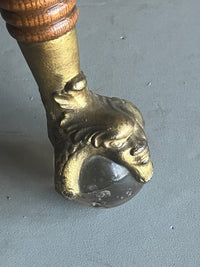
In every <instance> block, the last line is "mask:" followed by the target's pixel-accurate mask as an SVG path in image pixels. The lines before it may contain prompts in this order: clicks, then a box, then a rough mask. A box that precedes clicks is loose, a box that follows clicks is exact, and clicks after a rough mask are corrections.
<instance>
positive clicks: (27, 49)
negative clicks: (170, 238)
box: [0, 0, 153, 208]
mask: <svg viewBox="0 0 200 267" xmlns="http://www.w3.org/2000/svg"><path fill="white" fill-rule="evenodd" d="M0 10H1V14H2V16H3V18H4V19H5V20H6V22H7V29H8V31H9V33H10V34H11V35H12V36H13V37H14V38H15V39H16V40H17V41H18V44H19V47H20V49H21V51H22V53H23V55H24V57H25V59H26V61H27V63H28V65H29V67H30V69H31V71H32V73H33V76H34V78H35V80H36V82H37V84H38V86H39V90H40V94H41V98H42V101H43V104H44V107H45V110H46V115H47V123H48V135H49V138H50V140H51V143H52V145H53V146H54V150H55V187H56V190H57V191H58V192H59V193H60V194H61V195H62V196H64V197H65V198H67V199H74V200H76V201H78V202H80V203H82V204H85V205H87V206H91V207H97V208H110V207H115V206H118V205H120V204H123V203H124V202H126V201H128V200H129V199H131V198H132V197H133V196H134V195H135V194H137V192H138V191H139V190H140V189H141V188H142V186H143V185H144V184H145V183H146V182H148V180H149V179H150V178H151V176H152V172H153V167H152V162H151V160H150V156H149V149H148V144H147V139H146V136H145V133H144V121H143V118H142V116H141V114H140V112H139V110H138V109H137V108H136V107H135V106H134V105H133V104H131V103H130V102H128V101H126V100H121V99H118V98H109V97H104V96H100V95H97V94H94V93H93V92H92V91H90V90H89V89H88V86H87V81H86V78H85V76H84V74H83V73H82V72H81V70H80V61H79V51H78V41H77V34H76V28H75V24H76V21H77V19H78V9H77V7H76V1H75V0H65V1H60V0H18V1H16V0H0Z"/></svg>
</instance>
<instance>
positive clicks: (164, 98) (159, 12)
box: [0, 0, 200, 267]
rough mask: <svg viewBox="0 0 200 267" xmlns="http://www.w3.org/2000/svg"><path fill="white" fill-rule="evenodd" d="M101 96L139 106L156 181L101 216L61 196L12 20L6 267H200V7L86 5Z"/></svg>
mask: <svg viewBox="0 0 200 267" xmlns="http://www.w3.org/2000/svg"><path fill="white" fill-rule="evenodd" d="M78 4H79V9H80V19H79V23H78V25H77V27H78V34H79V42H80V54H81V63H82V68H83V70H84V72H85V73H86V75H87V76H88V83H89V86H90V88H92V89H93V90H94V91H95V92H97V93H100V94H105V95H110V96H113V95H114V96H119V97H122V98H128V99H129V100H130V101H132V102H134V103H135V104H136V105H137V106H138V107H139V108H140V109H141V111H142V113H143V115H144V118H145V120H146V132H147V135H148V137H149V144H150V148H151V154H152V158H153V161H154V165H155V174H154V177H153V179H152V181H151V182H150V183H149V184H148V185H146V186H145V187H144V188H143V190H142V191H141V192H140V193H139V194H138V195H137V196H136V197H135V198H134V199H133V200H132V201H130V202H128V203H127V204H125V205H124V206H121V207H118V208H114V209H111V210H92V209H88V208H85V207H82V206H80V205H78V204H76V203H74V202H69V201H66V200H64V199H63V198H62V197H61V196H59V195H58V194H57V193H56V192H54V187H53V167H52V157H53V154H52V152H53V151H52V147H51V145H50V143H49V141H48V139H47V133H46V121H45V114H44V109H43V106H42V103H41V101H40V96H39V93H38V89H37V85H36V83H35V81H34V80H33V78H32V75H31V73H30V71H29V69H28V67H27V65H26V63H25V60H24V59H23V57H22V55H21V53H20V50H19V49H18V47H17V44H16V42H15V41H14V40H13V39H12V38H11V37H9V35H8V34H7V32H6V28H5V25H4V23H3V21H2V19H1V20H0V266H2V267H11V266H19V267H29V266H39V267H40V266H43V267H44V266H52V267H62V266H63V267H85V266H87V267H94V266H95V267H96V266H97V267H100V266H107V267H108V266H109V267H111V266H112V267H127V266H131V267H132V266H136V267H146V266H148V267H149V266H152V267H155V266H158V267H160V266H161V267H162V266H164V267H165V266H169V267H171V266H180V267H199V266H200V253H199V249H200V206H199V203H200V190H199V189H200V175H199V164H200V142H199V136H200V104H199V102H200V91H199V86H200V75H199V72H200V49H199V43H200V31H199V25H200V16H199V10H200V2H199V0H191V1H188V0H168V1H161V0H151V1H147V0H134V1H133V0H126V1H121V0H107V1H106V0H82V1H80V0H79V1H78Z"/></svg>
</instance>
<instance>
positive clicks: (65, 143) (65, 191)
mask: <svg viewBox="0 0 200 267" xmlns="http://www.w3.org/2000/svg"><path fill="white" fill-rule="evenodd" d="M53 98H54V101H55V102H56V103H57V105H58V106H59V108H60V109H61V110H62V115H61V116H60V117H59V118H58V119H57V120H56V121H55V124H56V125H57V126H58V128H56V127H54V126H53V127H52V129H50V130H49V132H50V135H52V137H51V140H54V141H53V145H54V147H55V151H56V154H55V155H56V158H55V160H56V189H57V190H58V191H59V192H60V193H61V194H62V195H63V196H65V197H68V198H76V195H78V194H79V193H80V190H79V177H80V170H81V167H82V165H83V162H84V161H85V160H86V159H88V158H90V157H92V156H94V155H100V156H104V157H106V158H109V159H111V160H112V161H114V162H116V163H118V164H120V165H122V166H125V167H126V168H127V169H128V170H129V171H130V173H131V174H133V176H134V177H136V179H137V180H138V182H140V183H146V182H148V180H149V179H150V178H151V176H152V169H153V168H152V162H151V160H150V157H149V150H148V145H147V140H146V136H145V134H144V121H143V118H142V116H141V114H140V112H139V110H138V109H137V108H136V107H135V106H134V105H133V104H131V103H130V102H127V101H125V100H121V99H119V98H109V97H104V96H100V95H96V94H94V93H92V92H91V91H90V90H89V89H88V87H87V82H86V79H85V76H84V74H83V73H82V72H81V73H80V74H79V75H78V76H76V77H75V78H74V79H72V80H71V81H69V82H68V83H67V84H66V86H65V87H64V88H63V90H61V91H59V92H56V93H54V94H53ZM97 175H98V174H97Z"/></svg>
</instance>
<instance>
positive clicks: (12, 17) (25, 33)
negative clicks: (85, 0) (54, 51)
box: [0, 0, 78, 43]
mask: <svg viewBox="0 0 200 267" xmlns="http://www.w3.org/2000/svg"><path fill="white" fill-rule="evenodd" d="M0 8H1V9H2V10H1V14H2V17H3V18H4V20H5V21H6V22H7V29H8V31H9V33H10V34H11V35H12V36H13V37H14V38H15V39H17V40H18V41H19V42H25V43H32V42H42V41H49V40H53V39H56V38H58V37H60V36H62V35H63V34H65V33H67V32H68V31H70V30H71V29H72V28H73V27H74V26H75V24H76V22H77V20H78V9H77V7H76V0H18V1H16V0H0Z"/></svg>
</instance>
